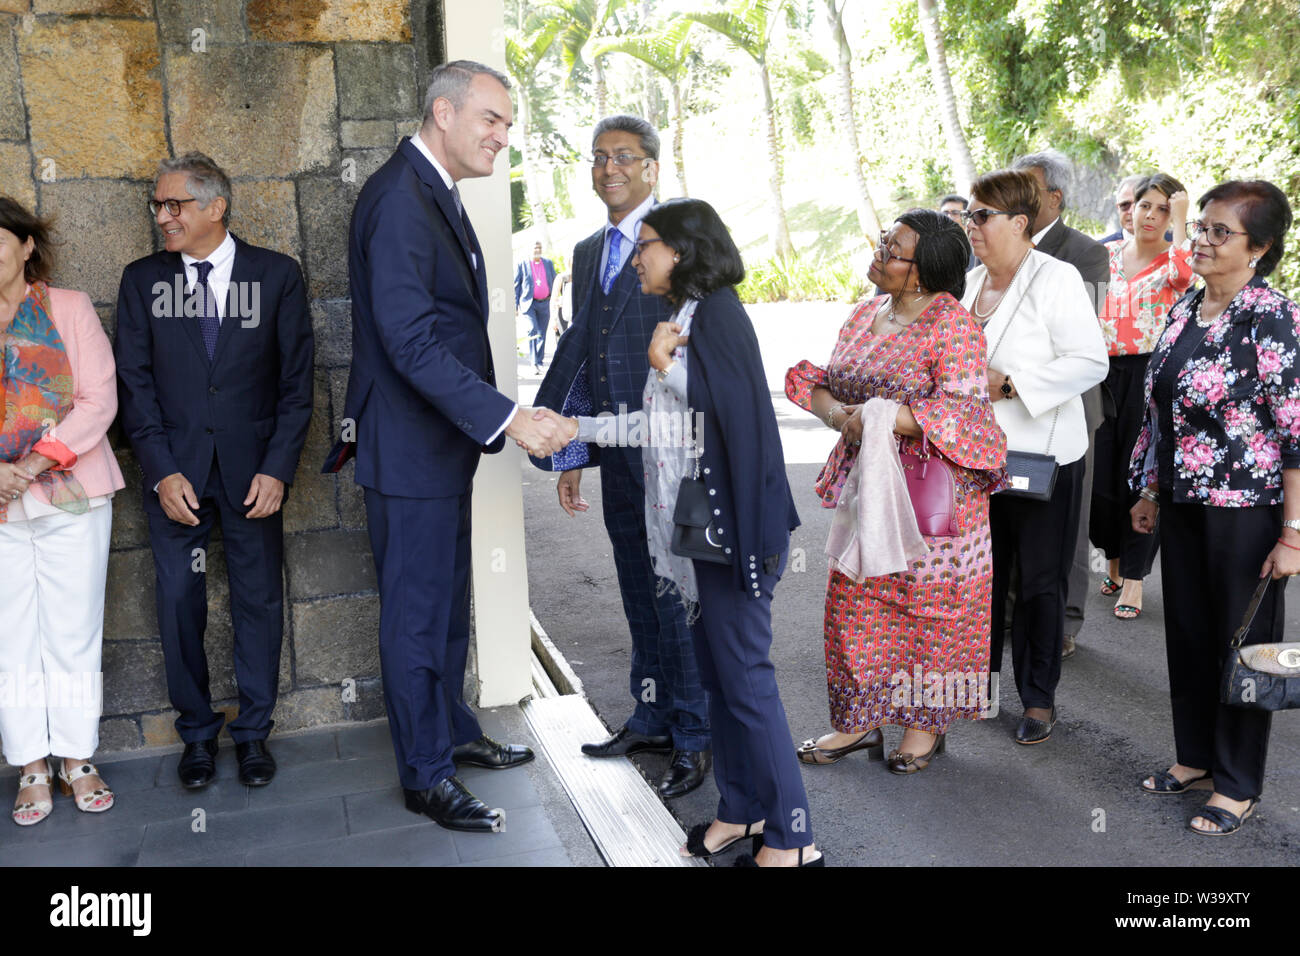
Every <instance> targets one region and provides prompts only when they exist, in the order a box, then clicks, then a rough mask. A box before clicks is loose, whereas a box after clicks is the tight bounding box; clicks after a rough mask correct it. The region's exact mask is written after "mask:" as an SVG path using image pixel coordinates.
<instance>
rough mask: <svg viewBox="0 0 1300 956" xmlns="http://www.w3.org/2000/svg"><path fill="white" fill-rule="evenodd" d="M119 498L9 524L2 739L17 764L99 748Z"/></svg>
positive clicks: (3, 572)
mask: <svg viewBox="0 0 1300 956" xmlns="http://www.w3.org/2000/svg"><path fill="white" fill-rule="evenodd" d="M112 527H113V506H112V504H111V503H106V504H104V505H101V506H100V507H97V508H91V509H90V511H88V512H86V513H85V514H82V515H72V514H67V513H66V512H58V513H56V514H50V515H45V516H43V517H39V518H32V519H30V520H28V521H13V522H5V523H3V524H0V743H3V751H4V758H5V760H6V761H7V762H9V763H11V764H13V765H15V766H19V767H21V766H24V765H25V764H28V763H31V762H32V761H33V760H39V759H40V758H42V757H44V756H47V755H50V754H53V755H54V756H58V757H71V758H73V759H85V758H88V757H90V756H92V755H93V754H94V753H95V748H96V747H98V746H99V715H100V712H101V711H102V709H103V674H102V672H101V670H100V667H101V656H102V646H103V638H104V581H105V578H106V577H107V572H108V544H109V536H110V533H111V531H112Z"/></svg>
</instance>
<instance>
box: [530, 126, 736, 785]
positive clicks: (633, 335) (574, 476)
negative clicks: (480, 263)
mask: <svg viewBox="0 0 1300 956" xmlns="http://www.w3.org/2000/svg"><path fill="white" fill-rule="evenodd" d="M658 175H659V134H658V133H657V132H656V131H655V129H654V127H653V126H651V125H650V124H649V123H648V122H646V121H645V120H644V119H641V118H640V117H636V116H626V115H621V116H610V117H606V118H605V119H602V120H601V121H600V122H599V123H598V124H597V125H596V129H595V132H594V133H593V135H592V159H591V185H592V188H593V189H594V190H595V192H596V195H597V196H599V197H600V200H601V202H603V203H604V204H605V207H606V208H607V209H608V210H609V217H608V219H607V221H606V222H605V223H604V224H603V225H602V226H601V228H600V229H599V230H597V231H596V232H594V233H593V234H592V235H590V236H588V237H587V238H586V239H584V240H582V241H581V242H580V243H578V245H577V247H576V248H575V249H574V252H573V260H572V261H573V283H572V289H573V316H574V319H573V326H572V327H571V328H570V329H569V330H568V331H567V332H565V333H564V336H563V337H562V338H561V339H560V342H559V345H558V346H557V347H556V351H555V357H554V359H553V361H552V363H551V368H550V370H549V371H548V372H547V374H546V378H545V379H543V381H542V385H541V388H540V389H538V392H537V405H539V406H542V407H546V408H551V409H554V410H557V411H562V412H563V414H565V415H576V414H587V415H598V414H600V413H601V412H611V413H618V412H619V411H620V408H621V407H625V408H626V410H627V411H636V410H639V409H640V408H641V393H642V391H643V390H644V388H645V383H646V376H647V375H648V374H649V372H650V362H649V358H648V356H647V350H648V349H649V347H650V338H651V335H652V334H653V333H654V329H655V326H656V325H658V324H659V323H660V322H662V321H665V320H667V319H668V317H669V313H670V309H669V307H668V304H667V302H666V301H665V300H664V299H662V298H661V297H659V296H653V295H644V294H643V293H642V292H641V283H640V280H639V279H637V275H636V271H635V270H634V269H633V268H632V262H631V260H632V252H633V245H634V243H635V242H636V240H637V238H638V237H637V230H638V229H639V228H640V224H641V218H642V217H643V216H644V215H645V214H646V212H648V211H649V210H650V208H651V207H652V206H653V205H654V202H655V200H654V186H655V182H656V180H657V178H658ZM534 463H536V464H538V465H539V467H542V468H546V469H549V470H554V471H559V472H561V474H560V478H559V481H558V482H557V487H558V492H559V497H560V507H561V508H563V509H564V511H565V512H566V513H567V514H569V515H570V516H573V515H575V514H576V513H578V512H580V511H586V510H587V502H586V501H584V500H583V498H582V495H581V493H580V491H579V485H580V482H581V479H582V469H583V468H584V467H599V468H600V489H601V502H602V505H603V509H604V513H605V528H606V530H607V531H608V532H609V538H610V542H611V544H612V545H613V549H614V567H615V570H616V571H617V573H618V585H619V591H620V592H621V594H622V597H623V610H624V613H625V614H626V615H627V621H628V628H629V630H630V631H631V633H632V673H631V681H630V688H631V693H632V697H633V699H634V700H635V701H636V704H635V707H634V709H633V711H632V716H631V717H629V718H628V720H627V722H626V724H625V725H624V726H623V727H621V728H619V729H618V730H617V731H615V732H614V733H613V734H612V735H611V736H610V737H609V738H608V739H606V740H603V741H599V742H596V743H589V744H583V747H582V751H583V753H585V754H588V755H589V756H592V757H618V756H625V755H630V754H635V753H642V752H647V751H649V752H665V753H668V752H671V754H672V756H671V759H670V761H669V766H668V769H667V770H666V771H665V773H664V775H663V777H662V778H661V779H660V781H659V785H658V791H659V793H660V794H661V795H662V796H664V797H679V796H681V795H682V794H685V793H689V792H690V791H692V790H694V789H695V788H696V787H698V786H699V785H700V784H701V783H703V782H704V779H705V777H706V776H707V774H708V772H709V766H710V757H711V751H710V747H711V741H710V736H709V724H708V706H707V699H706V697H705V693H704V688H703V686H702V685H701V684H700V676H699V670H698V668H697V667H696V663H695V651H694V647H693V645H692V643H691V632H690V627H689V626H688V625H687V623H686V616H685V612H684V610H683V608H682V605H681V602H680V601H679V600H677V599H676V598H675V597H674V596H673V595H672V594H671V593H665V592H664V589H663V588H661V587H659V586H658V579H657V577H656V575H655V573H654V566H653V565H652V563H651V561H650V552H649V550H648V548H647V545H646V528H645V488H644V478H643V475H642V471H641V449H640V448H616V447H609V448H600V447H597V446H595V445H587V444H581V443H578V442H574V443H573V444H572V445H570V446H569V447H568V448H566V449H564V450H563V451H562V452H560V453H558V454H556V455H555V456H553V457H552V458H546V459H534Z"/></svg>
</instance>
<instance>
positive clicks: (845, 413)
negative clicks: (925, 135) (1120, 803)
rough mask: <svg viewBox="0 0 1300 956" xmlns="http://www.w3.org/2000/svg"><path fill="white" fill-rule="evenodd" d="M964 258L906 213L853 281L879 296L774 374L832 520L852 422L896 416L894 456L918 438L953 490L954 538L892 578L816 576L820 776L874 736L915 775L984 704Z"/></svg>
mask: <svg viewBox="0 0 1300 956" xmlns="http://www.w3.org/2000/svg"><path fill="white" fill-rule="evenodd" d="M969 255H970V247H969V245H968V243H967V240H966V236H965V233H964V232H963V231H962V229H961V227H960V226H958V225H957V224H956V223H954V222H952V221H951V220H950V219H948V218H947V217H945V216H942V215H940V214H938V213H936V212H933V211H931V210H925V209H914V210H911V211H910V212H907V213H904V214H903V215H902V216H899V217H898V219H897V221H896V222H895V223H894V226H893V228H892V229H890V230H889V232H888V233H887V234H885V235H884V236H882V237H881V243H880V246H879V248H878V249H877V250H876V254H875V256H874V257H873V258H872V262H871V269H870V272H869V273H868V278H869V279H870V281H872V282H874V283H876V285H877V286H878V287H879V288H880V289H881V290H882V291H883V292H884V293H886V294H885V295H881V296H878V297H876V298H874V299H871V300H870V301H868V302H864V303H862V304H860V305H858V306H857V307H856V308H855V309H854V310H853V314H852V315H851V316H850V317H849V320H848V321H847V322H845V323H844V327H843V328H842V329H841V330H840V336H839V341H838V342H837V343H836V345H835V350H834V352H833V353H832V354H831V360H830V364H829V365H828V367H826V368H824V369H823V368H820V367H818V366H816V365H813V364H812V363H811V362H808V361H803V362H800V363H799V364H798V365H796V366H795V367H794V368H792V369H790V370H789V372H787V373H786V385H785V390H786V395H787V396H788V397H789V398H790V400H791V401H793V402H794V403H795V404H797V405H799V406H800V407H801V408H804V409H807V410H808V411H811V412H812V413H813V414H815V415H816V416H817V417H818V418H820V419H822V420H823V421H825V422H826V424H827V425H829V426H830V427H831V428H834V429H836V430H838V431H839V432H840V440H839V442H838V443H837V444H836V446H835V450H834V451H833V452H832V453H831V456H830V459H829V460H828V461H827V462H826V467H825V468H823V469H822V472H821V475H820V476H819V477H818V479H817V493H818V495H819V496H820V497H821V500H822V505H823V506H824V507H827V508H833V507H835V506H836V504H837V503H838V500H839V493H840V489H841V487H842V486H843V484H844V480H845V478H846V476H847V475H848V472H849V470H850V468H852V466H853V463H854V461H855V459H856V457H857V448H858V447H859V446H860V445H861V434H862V420H861V412H860V409H861V407H862V405H863V404H864V403H865V402H866V401H867V400H868V399H871V398H875V397H883V398H887V399H891V400H893V401H895V402H898V403H899V404H900V405H901V408H900V409H899V412H898V419H897V422H896V424H895V427H894V433H895V434H896V435H897V436H899V440H900V442H901V450H902V451H913V452H920V451H921V441H920V439H921V437H922V435H923V434H924V437H925V438H926V439H927V440H928V441H929V443H930V445H931V446H932V448H933V450H934V451H937V452H938V453H939V455H941V456H942V457H943V458H944V459H945V460H946V461H947V462H948V463H950V464H952V465H954V466H955V468H954V474H955V476H956V479H957V482H956V483H957V488H958V501H957V527H958V530H959V532H960V533H959V534H958V535H957V536H954V537H938V536H935V537H930V536H927V537H926V538H925V541H926V544H927V545H928V546H929V548H930V551H929V553H928V554H926V555H924V556H922V557H921V558H919V559H918V560H916V561H915V562H913V564H912V566H911V567H910V568H908V569H907V570H906V571H901V572H899V573H896V574H889V575H885V576H882V577H868V578H865V579H864V580H863V581H862V583H861V584H856V583H854V581H853V580H852V579H851V578H849V577H846V576H845V575H843V574H841V573H840V572H839V571H837V570H832V571H831V572H830V579H829V582H828V584H827V588H826V618H825V629H826V681H827V685H828V690H829V694H830V711H831V726H832V727H833V728H834V732H833V733H830V734H826V735H824V736H822V737H819V738H817V739H816V740H809V741H806V742H805V743H804V744H803V745H802V746H801V747H800V748H799V759H800V760H802V761H803V762H804V763H811V764H825V763H834V762H835V761H837V760H839V759H841V758H843V757H844V756H847V755H848V754H850V753H852V752H853V751H855V750H866V751H867V752H868V756H869V757H871V758H872V759H877V760H878V759H882V758H883V757H884V737H883V734H882V733H881V730H880V728H881V727H882V726H884V725H885V724H897V725H901V726H902V727H903V728H904V733H903V739H902V741H901V742H900V743H899V746H898V747H897V749H896V750H894V751H893V752H892V753H891V754H890V758H889V769H890V770H891V771H892V772H894V773H915V772H917V771H918V770H923V769H925V767H926V766H928V765H929V762H930V759H931V758H932V757H933V756H934V755H935V754H936V753H937V752H939V751H940V750H941V749H942V747H943V741H944V734H945V733H946V732H947V730H948V727H949V725H950V724H951V723H952V721H953V720H954V719H956V718H958V717H965V718H968V719H977V718H979V717H981V716H982V715H983V711H984V710H985V709H986V707H987V700H988V696H987V695H988V656H989V601H990V598H991V593H992V591H991V588H992V579H993V569H992V558H991V552H990V548H989V494H990V492H991V491H993V490H996V488H998V487H1000V485H1001V482H1002V480H1003V472H1002V470H1001V469H1002V465H1003V463H1004V461H1005V459H1006V439H1005V436H1004V435H1003V433H1002V429H1001V428H999V427H998V424H997V422H996V420H995V419H994V417H993V408H992V406H991V404H990V403H989V400H988V378H987V373H986V371H985V366H986V365H987V359H986V356H987V347H986V345H985V341H984V333H983V331H982V330H981V329H980V326H979V323H977V322H976V321H975V320H974V319H973V318H971V316H970V314H969V313H968V312H967V311H966V310H965V309H964V308H962V306H961V304H960V303H959V302H958V299H959V298H960V297H961V295H962V292H963V291H964V289H965V282H966V278H965V269H966V263H967V261H968V257H969Z"/></svg>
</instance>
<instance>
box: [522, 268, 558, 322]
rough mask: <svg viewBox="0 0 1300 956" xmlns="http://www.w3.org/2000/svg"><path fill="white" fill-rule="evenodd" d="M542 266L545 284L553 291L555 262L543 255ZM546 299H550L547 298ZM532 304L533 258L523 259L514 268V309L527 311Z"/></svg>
mask: <svg viewBox="0 0 1300 956" xmlns="http://www.w3.org/2000/svg"><path fill="white" fill-rule="evenodd" d="M542 268H543V269H545V270H546V285H547V286H548V287H549V288H550V290H551V291H552V292H554V291H555V263H554V262H552V261H551V260H550V259H547V258H545V257H543V259H542ZM547 301H550V300H549V299H548V300H547ZM532 304H533V260H532V259H531V258H529V259H525V260H524V261H523V262H521V263H519V266H518V267H517V268H516V269H515V310H516V311H517V312H527V311H528V310H529V309H530V308H531V307H532Z"/></svg>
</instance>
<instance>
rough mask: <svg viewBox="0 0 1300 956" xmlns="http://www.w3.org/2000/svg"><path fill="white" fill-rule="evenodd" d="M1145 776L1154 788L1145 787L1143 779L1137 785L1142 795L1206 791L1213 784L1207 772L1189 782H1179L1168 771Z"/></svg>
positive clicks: (1144, 779) (1144, 778)
mask: <svg viewBox="0 0 1300 956" xmlns="http://www.w3.org/2000/svg"><path fill="white" fill-rule="evenodd" d="M1147 776H1149V777H1152V778H1153V780H1152V782H1153V783H1154V784H1155V786H1154V787H1148V786H1147V785H1146V777H1143V778H1142V781H1141V782H1140V783H1139V784H1138V786H1139V787H1140V788H1141V790H1142V792H1143V793H1156V794H1166V793H1186V792H1187V791H1188V790H1208V789H1211V788H1212V787H1213V786H1214V782H1213V781H1212V780H1211V779H1210V772H1209V771H1208V770H1207V771H1205V773H1203V774H1201V775H1200V776H1199V777H1193V778H1192V779H1191V780H1187V781H1182V780H1179V779H1178V778H1177V777H1175V776H1174V775H1173V774H1172V773H1170V772H1169V771H1168V770H1161V771H1160V772H1159V773H1153V774H1148V775H1147Z"/></svg>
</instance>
